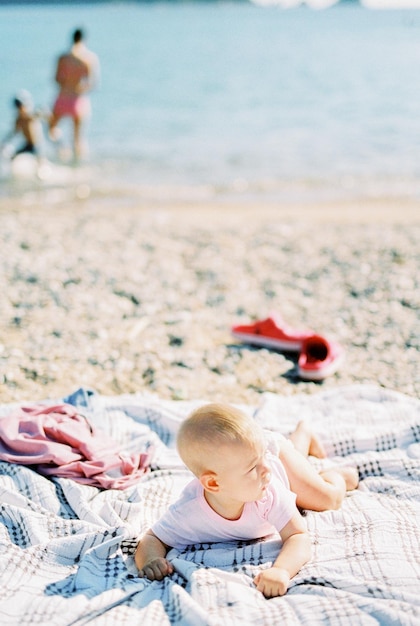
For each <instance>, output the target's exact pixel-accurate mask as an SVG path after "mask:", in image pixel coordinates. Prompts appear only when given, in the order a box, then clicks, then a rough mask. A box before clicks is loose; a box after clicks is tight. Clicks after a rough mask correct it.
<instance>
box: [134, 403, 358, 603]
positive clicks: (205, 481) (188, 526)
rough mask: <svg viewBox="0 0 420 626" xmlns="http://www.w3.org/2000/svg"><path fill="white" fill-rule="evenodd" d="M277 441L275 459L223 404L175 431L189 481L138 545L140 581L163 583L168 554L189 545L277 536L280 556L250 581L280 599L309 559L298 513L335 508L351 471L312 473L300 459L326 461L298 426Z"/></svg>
mask: <svg viewBox="0 0 420 626" xmlns="http://www.w3.org/2000/svg"><path fill="white" fill-rule="evenodd" d="M290 440H291V441H287V440H286V439H284V438H283V440H282V441H281V442H280V450H279V453H278V456H276V455H275V454H272V453H271V452H269V451H268V449H267V445H266V441H265V438H264V433H263V431H262V429H261V428H260V426H259V425H258V424H257V423H256V422H255V421H254V420H253V419H252V418H251V417H248V416H247V415H246V414H245V413H243V412H242V411H240V410H238V409H236V408H234V407H232V406H229V405H225V404H209V405H205V406H203V407H201V408H199V409H197V410H196V411H194V412H193V413H192V415H191V416H190V417H189V418H187V419H186V420H185V421H184V422H183V423H182V425H181V427H180V430H179V433H178V439H177V446H178V451H179V454H180V456H181V458H182V460H183V461H184V463H185V465H186V466H187V467H188V468H189V469H190V470H191V471H192V473H193V474H194V475H195V477H196V478H194V479H193V480H192V481H191V482H190V483H189V484H188V485H187V486H186V487H185V489H184V491H183V492H182V494H181V496H180V497H179V499H178V500H177V501H176V502H175V503H174V504H172V505H171V506H170V507H169V509H168V511H167V512H166V513H165V514H164V515H163V516H162V517H161V519H160V520H158V521H157V522H156V523H155V524H154V525H153V526H152V528H151V529H149V530H148V531H147V532H146V534H145V535H144V537H143V538H142V539H141V540H140V542H139V544H138V546H137V549H136V554H135V562H136V565H137V567H138V569H139V575H140V576H141V577H147V578H148V579H149V580H162V578H163V577H164V576H167V575H169V574H171V573H172V572H173V566H172V564H171V563H170V562H169V561H168V560H167V559H166V554H167V552H168V550H169V549H170V548H179V549H182V548H185V547H186V546H188V545H191V544H193V543H203V542H216V541H227V540H234V539H235V540H252V539H258V538H261V537H265V536H267V535H271V534H273V533H274V532H278V533H279V534H280V537H281V540H282V547H281V551H280V553H279V555H278V557H277V558H276V560H275V562H274V563H273V565H272V566H271V567H270V568H269V569H265V570H263V571H261V572H260V573H259V574H258V575H257V576H256V577H255V579H254V583H255V585H256V587H257V589H258V590H259V591H261V592H262V593H263V594H264V596H265V597H267V598H271V597H274V596H281V595H284V594H285V593H286V591H287V588H288V585H289V582H290V580H291V579H292V578H293V577H294V576H295V575H296V574H297V573H298V571H299V570H300V568H301V567H302V566H303V565H304V564H305V563H306V562H307V561H308V560H309V559H310V558H311V541H310V537H309V534H308V531H307V528H306V524H305V520H304V518H303V517H302V516H301V514H300V512H299V510H298V507H301V508H306V509H312V510H316V511H322V510H326V509H330V508H331V509H336V508H339V507H340V505H341V502H342V500H343V498H344V496H345V494H346V490H349V489H355V488H356V487H357V484H358V473H357V470H356V469H354V468H335V469H329V470H326V471H322V472H321V473H318V472H317V471H316V470H315V469H314V468H313V466H312V465H311V464H310V463H309V461H308V460H307V459H306V458H305V455H307V454H312V455H314V456H318V457H323V456H325V453H324V450H323V448H322V445H321V444H320V442H319V440H318V439H317V438H315V437H314V436H313V435H312V434H311V432H310V431H309V429H308V428H307V427H306V425H305V424H304V423H303V422H301V423H299V425H298V427H297V429H296V430H295V431H294V433H292V435H291V436H290Z"/></svg>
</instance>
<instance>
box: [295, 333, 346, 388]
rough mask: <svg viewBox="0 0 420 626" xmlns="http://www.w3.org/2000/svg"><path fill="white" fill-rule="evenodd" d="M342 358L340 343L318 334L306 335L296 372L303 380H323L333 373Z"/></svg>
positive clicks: (342, 350)
mask: <svg viewBox="0 0 420 626" xmlns="http://www.w3.org/2000/svg"><path fill="white" fill-rule="evenodd" d="M343 360H344V349H343V348H342V347H341V346H340V344H338V343H336V342H334V341H329V340H328V339H325V337H321V336H320V335H312V336H311V337H307V338H306V339H305V341H304V342H303V344H302V349H301V352H300V354H299V360H298V374H299V377H300V378H302V379H303V380H313V381H318V380H323V379H324V378H326V377H327V376H331V374H334V373H335V372H336V371H337V370H338V368H339V367H340V365H341V363H342V362H343Z"/></svg>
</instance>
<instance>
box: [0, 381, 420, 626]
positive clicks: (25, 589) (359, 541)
mask: <svg viewBox="0 0 420 626" xmlns="http://www.w3.org/2000/svg"><path fill="white" fill-rule="evenodd" d="M56 401H57V400H54V401H46V404H48V403H52V402H56ZM61 401H64V402H66V403H69V404H72V405H74V406H76V407H78V409H79V410H80V412H82V413H83V414H84V415H85V416H86V417H87V418H88V419H89V421H90V422H91V423H92V424H93V425H94V426H95V427H97V428H101V429H102V430H103V431H104V432H106V433H107V434H108V435H110V436H111V437H113V438H114V439H115V440H116V441H118V442H119V444H120V446H121V449H123V450H124V451H127V452H128V453H132V452H136V453H141V452H143V451H146V450H150V449H151V447H152V446H153V450H154V453H153V454H154V456H153V464H152V470H151V471H150V472H148V473H147V474H145V475H144V476H143V477H141V478H140V480H139V481H138V483H137V484H136V485H134V486H131V487H129V488H127V489H125V490H100V489H98V488H96V487H93V486H90V485H82V484H78V483H76V482H74V481H73V480H71V479H68V478H56V477H54V478H46V477H43V476H41V475H40V474H38V473H36V472H35V471H34V470H32V469H31V468H30V467H25V466H20V465H15V464H11V463H7V462H1V463H0V502H1V505H0V508H1V525H0V621H1V623H3V624H6V625H7V626H12V625H14V624H16V625H19V626H24V625H26V624H27V625H28V626H29V625H31V626H32V625H34V624H43V625H53V626H64V625H65V626H70V625H72V626H73V625H74V626H75V625H82V624H95V625H102V624H103V625H105V624H106V625H107V626H108V625H110V626H112V625H113V624H118V626H123V625H125V624H127V626H128V625H130V626H131V625H132V624H142V625H144V626H157V625H167V624H176V625H180V626H181V625H182V626H183V625H185V626H187V625H191V626H200V625H208V626H231V625H232V626H234V625H235V626H236V625H238V626H239V625H241V626H243V625H244V624H259V625H263V626H271V625H272V626H279V625H280V624H287V625H295V624H310V625H311V626H316V625H317V624H323V625H325V624H331V625H333V624H334V625H340V626H342V625H349V626H355V625H358V624H363V625H368V624H369V625H371V624H383V625H388V624H402V625H407V626H408V625H414V624H419V623H420V545H419V544H420V542H419V536H420V532H419V521H420V401H419V400H417V399H414V398H410V397H407V396H404V395H402V394H399V393H396V392H392V391H387V390H384V389H380V388H378V387H374V386H363V385H361V386H350V387H342V388H337V389H335V390H332V391H328V392H321V393H319V394H318V395H315V396H314V395H311V396H308V395H305V396H303V395H302V396H292V397H287V398H283V397H279V396H276V395H271V394H266V395H265V396H263V398H262V401H261V404H260V405H259V406H258V407H251V406H245V407H243V406H242V407H241V408H243V409H245V410H246V411H249V412H250V413H251V414H252V415H253V416H254V418H255V419H256V420H258V421H259V422H260V423H261V424H262V425H263V427H264V428H266V429H267V430H270V431H273V432H280V433H283V434H285V433H287V432H289V431H290V430H292V429H293V428H294V426H295V425H296V423H297V421H298V420H299V419H302V418H306V419H308V420H310V421H311V422H312V424H313V427H314V429H315V430H316V431H317V432H319V433H320V435H321V436H322V439H323V442H324V443H325V445H326V447H327V451H328V453H329V459H327V460H323V461H319V460H316V461H315V460H314V461H313V462H314V463H317V465H318V466H319V467H322V466H324V465H327V464H328V463H331V462H334V463H348V462H351V463H355V464H356V465H357V466H358V468H359V472H360V476H361V483H360V487H359V489H358V490H357V491H354V492H351V493H350V494H348V496H347V497H346V499H345V501H344V503H343V506H342V508H341V509H340V510H339V511H328V512H325V513H314V512H307V514H306V519H307V523H308V527H309V530H310V533H311V537H312V542H313V559H312V560H311V562H310V563H308V564H307V565H305V566H304V567H303V568H302V570H301V571H300V573H299V574H298V575H297V576H296V577H295V578H294V579H293V581H292V586H291V588H290V589H289V591H288V593H287V594H286V595H285V596H283V597H279V598H273V599H270V600H266V599H265V598H264V597H263V596H262V595H261V594H260V593H259V592H258V591H256V589H255V587H254V585H253V583H252V579H253V577H254V575H255V574H256V572H257V571H258V570H259V569H260V568H264V567H268V565H269V564H270V562H271V561H272V560H273V559H274V558H275V557H276V555H277V553H278V550H279V543H278V540H277V539H275V538H271V539H265V540H261V541H256V542H232V543H223V544H220V543H218V544H210V545H209V544H200V545H194V546H191V547H190V548H188V549H187V550H185V551H183V552H178V551H176V550H172V551H171V552H170V553H169V557H170V558H171V560H172V561H173V563H174V566H175V572H174V574H173V575H172V576H171V577H167V578H165V579H164V580H163V581H161V582H150V581H148V580H144V579H140V578H138V577H137V575H136V568H135V565H134V559H133V553H134V549H135V546H136V542H137V540H138V538H139V537H140V536H141V535H142V534H143V532H144V531H145V530H146V529H147V528H148V527H149V526H150V524H151V523H152V522H153V521H154V520H155V519H156V518H157V517H158V516H159V515H160V514H161V513H162V511H164V509H165V508H166V507H167V506H168V505H169V504H170V503H171V502H172V501H173V500H174V499H175V498H176V497H177V495H178V494H179V492H180V491H181V489H182V488H183V487H184V485H185V484H186V482H187V481H189V480H190V477H191V475H190V474H189V472H188V471H187V470H186V469H185V468H184V467H183V466H182V463H181V462H180V459H179V457H178V455H177V453H176V450H175V446H174V439H175V434H176V431H177V428H178V426H179V424H180V422H181V421H182V420H183V419H184V417H185V416H186V415H187V414H188V413H189V412H190V410H191V409H192V408H194V407H195V406H197V405H198V404H200V403H198V402H177V401H162V400H160V399H158V398H156V397H154V396H145V395H122V396H116V397H104V396H101V395H99V394H96V393H95V392H93V391H91V390H88V389H80V390H78V391H77V392H75V393H74V394H72V395H71V396H68V397H67V398H63V399H61ZM16 407H17V405H12V404H8V405H1V406H0V419H1V416H5V415H7V414H9V413H10V411H11V410H13V409H15V408H16Z"/></svg>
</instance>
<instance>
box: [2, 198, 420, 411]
mask: <svg viewBox="0 0 420 626" xmlns="http://www.w3.org/2000/svg"><path fill="white" fill-rule="evenodd" d="M0 219H1V225H2V226H1V229H0V240H1V251H2V252H1V261H0V263H1V271H0V289H1V294H2V295H1V301H0V302H1V304H0V399H1V401H2V402H3V403H5V402H15V401H16V402H27V401H38V400H43V399H47V398H48V399H55V398H61V397H63V396H64V395H67V394H68V393H70V392H72V391H74V390H75V389H77V388H78V387H81V386H85V387H89V388H91V389H94V390H96V391H97V392H99V393H102V394H105V395H119V394H123V393H152V394H155V395H157V396H158V397H160V398H165V399H175V400H192V399H206V400H225V401H229V402H237V403H247V404H252V405H256V404H258V403H259V401H260V399H261V395H262V394H263V393H265V392H273V393H277V394H283V395H288V396H289V395H292V394H301V393H305V394H311V393H316V392H318V391H320V390H321V389H326V388H332V387H337V386H341V385H349V384H354V383H362V384H376V385H380V386H383V387H386V388H388V389H393V390H396V391H400V392H402V393H405V394H408V395H410V396H416V397H418V395H419V391H420V374H419V372H420V358H419V355H420V352H419V350H420V321H419V317H420V316H419V309H420V248H419V241H420V202H416V201H404V202H401V203H399V202H397V201H389V202H387V201H379V200H378V201H366V202H356V201H354V202H352V203H349V204H346V203H344V202H342V203H341V205H340V206H338V205H337V204H334V205H333V204H327V203H325V204H323V205H319V206H314V205H307V206H298V205H290V206H278V205H277V206H269V205H262V206H256V205H251V204H250V203H243V204H242V205H240V206H239V205H238V206H233V205H223V204H222V203H220V204H218V205H217V204H216V203H214V204H203V205H199V204H192V205H190V206H188V205H186V204H185V203H184V205H183V206H177V205H176V204H174V203H169V202H168V203H166V204H165V203H161V204H147V203H144V204H142V203H136V204H135V205H134V204H133V205H131V204H129V203H121V202H118V200H116V201H115V202H112V200H110V199H108V200H107V201H101V200H100V199H99V200H97V199H96V200H94V199H89V198H85V199H82V200H77V199H73V200H69V201H65V202H62V203H59V204H56V205H54V206H52V205H51V204H48V203H43V202H42V198H38V199H37V200H36V201H35V202H32V203H31V204H30V205H29V204H26V205H25V204H22V203H17V202H14V201H12V200H7V201H4V202H3V203H2V204H1V205H0ZM273 311H276V312H278V313H280V314H281V315H282V317H283V318H284V319H285V320H286V321H287V322H288V323H289V324H291V325H293V326H295V327H297V328H299V327H300V328H302V327H303V328H307V327H309V328H311V329H313V330H314V331H315V332H317V333H320V334H323V335H325V336H326V337H329V338H331V339H334V340H336V341H338V342H339V343H341V344H342V346H343V347H344V348H345V353H346V358H345V361H344V363H343V365H342V366H341V368H340V369H339V371H338V372H337V373H336V374H334V375H333V376H331V377H329V378H327V379H325V380H324V381H323V382H322V383H313V382H304V381H302V380H299V378H298V377H297V370H296V365H297V355H296V354H290V353H281V352H277V351H272V350H267V349H261V348H254V347H251V346H248V345H244V344H241V343H239V342H237V341H236V340H234V339H233V337H232V336H231V334H230V328H231V326H232V325H233V324H237V323H246V322H248V321H250V320H255V319H259V318H263V317H266V316H267V315H268V314H269V313H271V312H273Z"/></svg>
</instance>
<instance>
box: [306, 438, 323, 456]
mask: <svg viewBox="0 0 420 626" xmlns="http://www.w3.org/2000/svg"><path fill="white" fill-rule="evenodd" d="M309 454H310V455H311V456H315V457H316V458H317V459H325V457H326V456H327V454H326V452H325V448H324V446H323V445H322V443H321V440H320V439H319V437H318V436H317V435H312V437H311V443H310V444H309Z"/></svg>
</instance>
